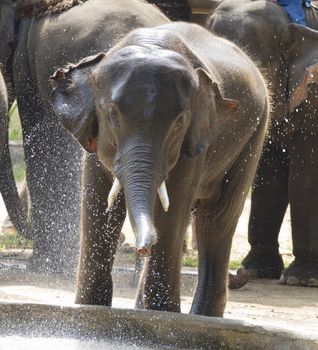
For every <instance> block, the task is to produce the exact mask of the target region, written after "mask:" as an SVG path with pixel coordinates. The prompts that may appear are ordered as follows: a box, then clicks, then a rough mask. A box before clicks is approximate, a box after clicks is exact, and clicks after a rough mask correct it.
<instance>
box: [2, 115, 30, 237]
mask: <svg viewBox="0 0 318 350" xmlns="http://www.w3.org/2000/svg"><path fill="white" fill-rule="evenodd" d="M2 125H4V128H3V132H2V136H3V140H4V142H3V143H4V144H3V145H1V147H2V148H1V150H0V192H1V195H2V198H3V201H4V204H5V206H6V209H7V212H8V214H9V217H10V220H11V222H12V224H13V225H14V226H15V228H16V230H17V231H18V233H19V234H21V235H23V236H24V237H26V238H30V232H29V226H28V220H27V214H26V211H25V210H24V207H23V205H22V202H21V199H20V197H19V193H18V190H17V187H16V183H15V179H14V176H13V168H12V162H11V157H10V151H9V143H8V120H7V118H5V120H4V123H3V124H2Z"/></svg>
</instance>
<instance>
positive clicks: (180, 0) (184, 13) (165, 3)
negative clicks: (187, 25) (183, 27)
mask: <svg viewBox="0 0 318 350" xmlns="http://www.w3.org/2000/svg"><path fill="white" fill-rule="evenodd" d="M147 2H149V3H150V4H154V5H156V6H158V7H159V8H160V10H161V11H162V12H163V13H164V14H165V15H166V16H167V17H168V18H169V19H170V20H172V21H187V22H188V21H190V20H191V17H192V13H191V6H190V4H189V1H188V0H147Z"/></svg>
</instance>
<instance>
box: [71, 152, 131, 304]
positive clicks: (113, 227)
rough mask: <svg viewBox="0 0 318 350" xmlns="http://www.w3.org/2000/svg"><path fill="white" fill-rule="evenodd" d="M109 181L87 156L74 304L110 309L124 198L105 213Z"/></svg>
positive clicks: (122, 220)
mask: <svg viewBox="0 0 318 350" xmlns="http://www.w3.org/2000/svg"><path fill="white" fill-rule="evenodd" d="M111 185H112V180H111V177H110V176H109V174H107V173H106V172H105V169H104V168H103V166H101V164H99V163H98V162H97V160H96V158H95V157H93V156H87V157H86V161H85V168H84V175H83V193H82V197H83V198H82V214H81V219H82V222H81V229H82V232H81V249H80V263H79V271H78V281H77V291H76V303H78V304H95V305H106V306H110V305H111V302H112V293H113V284H112V277H111V271H112V266H113V262H114V257H115V252H116V248H117V245H118V240H119V234H120V231H121V228H122V225H123V222H124V219H125V215H126V211H125V204H124V198H123V197H124V196H123V195H122V194H120V195H119V196H118V197H117V201H116V203H115V205H114V206H113V207H112V208H111V209H110V210H108V211H107V197H108V193H109V190H110V188H111Z"/></svg>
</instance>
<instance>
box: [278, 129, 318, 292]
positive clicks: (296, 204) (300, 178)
mask: <svg viewBox="0 0 318 350" xmlns="http://www.w3.org/2000/svg"><path fill="white" fill-rule="evenodd" d="M317 153H318V135H317V134H315V133H314V132H307V133H300V132H299V133H296V134H295V136H294V139H293V148H292V149H291V150H290V160H291V161H290V175H289V197H290V206H291V222H292V238H293V253H294V256H295V260H294V262H293V263H292V264H291V265H290V266H289V267H288V268H287V269H285V270H284V271H283V272H282V277H281V281H282V282H283V283H286V284H288V285H303V286H311V287H318V189H317V178H318V159H317Z"/></svg>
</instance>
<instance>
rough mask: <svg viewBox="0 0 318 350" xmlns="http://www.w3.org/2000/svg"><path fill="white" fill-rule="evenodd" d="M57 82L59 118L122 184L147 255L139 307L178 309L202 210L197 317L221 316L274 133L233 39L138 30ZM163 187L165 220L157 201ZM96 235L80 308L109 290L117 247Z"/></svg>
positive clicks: (261, 92)
mask: <svg viewBox="0 0 318 350" xmlns="http://www.w3.org/2000/svg"><path fill="white" fill-rule="evenodd" d="M52 79H53V85H54V90H53V95H52V101H53V104H54V108H55V110H56V112H57V114H58V116H59V117H60V118H61V119H62V121H63V123H64V125H65V126H66V127H67V128H68V129H69V130H71V132H72V133H73V134H74V135H75V136H76V137H77V138H78V139H79V141H80V142H81V143H82V145H83V146H84V147H85V148H87V145H91V146H92V145H93V146H94V147H91V149H90V150H91V151H96V153H97V156H98V158H99V160H100V161H101V163H102V164H103V165H104V167H105V168H106V169H108V172H109V173H112V174H114V176H115V177H116V178H117V179H118V180H119V182H120V184H121V185H122V188H123V192H124V194H125V203H126V207H127V210H128V214H129V217H130V221H131V223H132V227H133V230H134V232H135V234H136V248H137V251H139V252H140V253H141V254H149V258H148V262H147V266H146V269H145V271H144V272H145V276H144V277H145V283H144V285H141V286H140V289H139V301H140V303H141V306H142V307H144V308H147V309H155V310H166V311H180V288H179V287H180V285H179V284H180V282H179V279H180V267H181V255H182V243H183V237H184V233H185V229H186V226H187V223H188V222H189V216H190V212H191V209H192V208H193V207H194V206H196V208H197V217H196V232H197V240H198V250H199V265H200V266H199V282H198V286H197V290H196V293H195V296H194V301H193V305H192V309H191V312H192V313H196V314H203V315H213V316H222V315H223V312H224V307H225V303H226V290H227V271H228V270H227V269H228V262H229V254H230V249H231V242H232V236H233V233H234V230H235V227H236V224H237V221H238V218H239V216H240V213H241V211H242V207H243V203H244V200H245V198H246V195H247V192H248V188H249V186H250V185H251V183H252V180H253V177H254V173H255V169H256V164H257V162H258V159H259V155H260V151H261V147H262V143H263V140H264V136H265V132H266V125H267V117H268V96H267V90H266V86H265V82H264V80H263V78H262V76H261V74H260V73H259V71H258V70H257V68H256V67H255V65H254V64H253V63H252V61H251V60H250V59H249V58H248V57H247V56H246V55H244V53H243V52H242V51H241V50H239V49H238V48H237V47H236V46H234V45H233V44H231V43H230V42H228V41H225V40H222V39H219V38H217V37H216V36H214V35H212V34H210V33H209V32H208V31H206V30H204V29H203V28H201V27H199V26H197V25H194V24H192V25H191V24H186V23H181V22H180V23H173V24H168V25H164V26H159V27H156V28H153V29H138V30H136V31H133V32H132V33H131V34H129V35H128V36H127V37H126V38H125V39H123V40H122V41H121V42H120V43H119V44H118V45H117V46H115V47H114V48H113V49H112V50H110V51H109V52H108V53H107V54H104V53H101V54H99V55H97V56H95V57H90V58H87V59H86V60H84V61H82V62H79V63H78V64H77V65H75V66H72V65H71V66H68V67H65V68H61V69H59V70H58V71H57V72H56V73H55V74H54V76H53V77H52ZM163 181H165V182H166V184H167V192H168V196H169V198H170V207H169V210H168V211H167V212H165V211H164V210H163V207H162V205H161V203H160V201H159V199H158V195H157V189H158V187H159V186H160V184H161V183H162V182H163ZM119 198H120V199H121V198H122V197H121V194H120V195H119ZM105 199H106V196H105V198H104V201H105ZM120 205H122V210H123V211H124V210H125V206H124V203H123V202H121V203H119V204H118V203H117V205H115V208H118V206H120ZM113 210H114V209H113ZM121 220H123V217H122V218H121ZM118 225H119V226H120V225H122V221H120V222H118ZM90 235H91V233H90V232H89V231H87V233H86V236H85V235H84V236H83V241H84V242H85V243H86V244H85V245H84V246H82V251H81V256H82V258H81V266H80V273H79V284H78V289H77V302H80V303H96V302H99V303H102V302H105V300H104V299H103V296H104V295H105V294H107V285H104V286H102V285H101V284H100V283H98V284H97V283H95V284H94V282H95V281H96V280H97V281H102V279H103V278H104V277H105V276H104V275H103V274H104V269H103V266H106V265H107V264H108V261H107V256H105V255H104V252H105V249H106V250H108V249H109V248H108V247H107V246H106V245H104V246H100V245H99V244H96V242H94V241H91V238H90ZM98 243H99V242H98ZM92 251H94V256H92V255H91V252H92ZM98 260H99V270H96V262H97V261H98ZM92 265H95V266H94V269H93V270H92ZM90 272H91V273H90ZM91 275H94V277H95V280H94V282H92V280H91ZM109 278H110V277H109Z"/></svg>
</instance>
